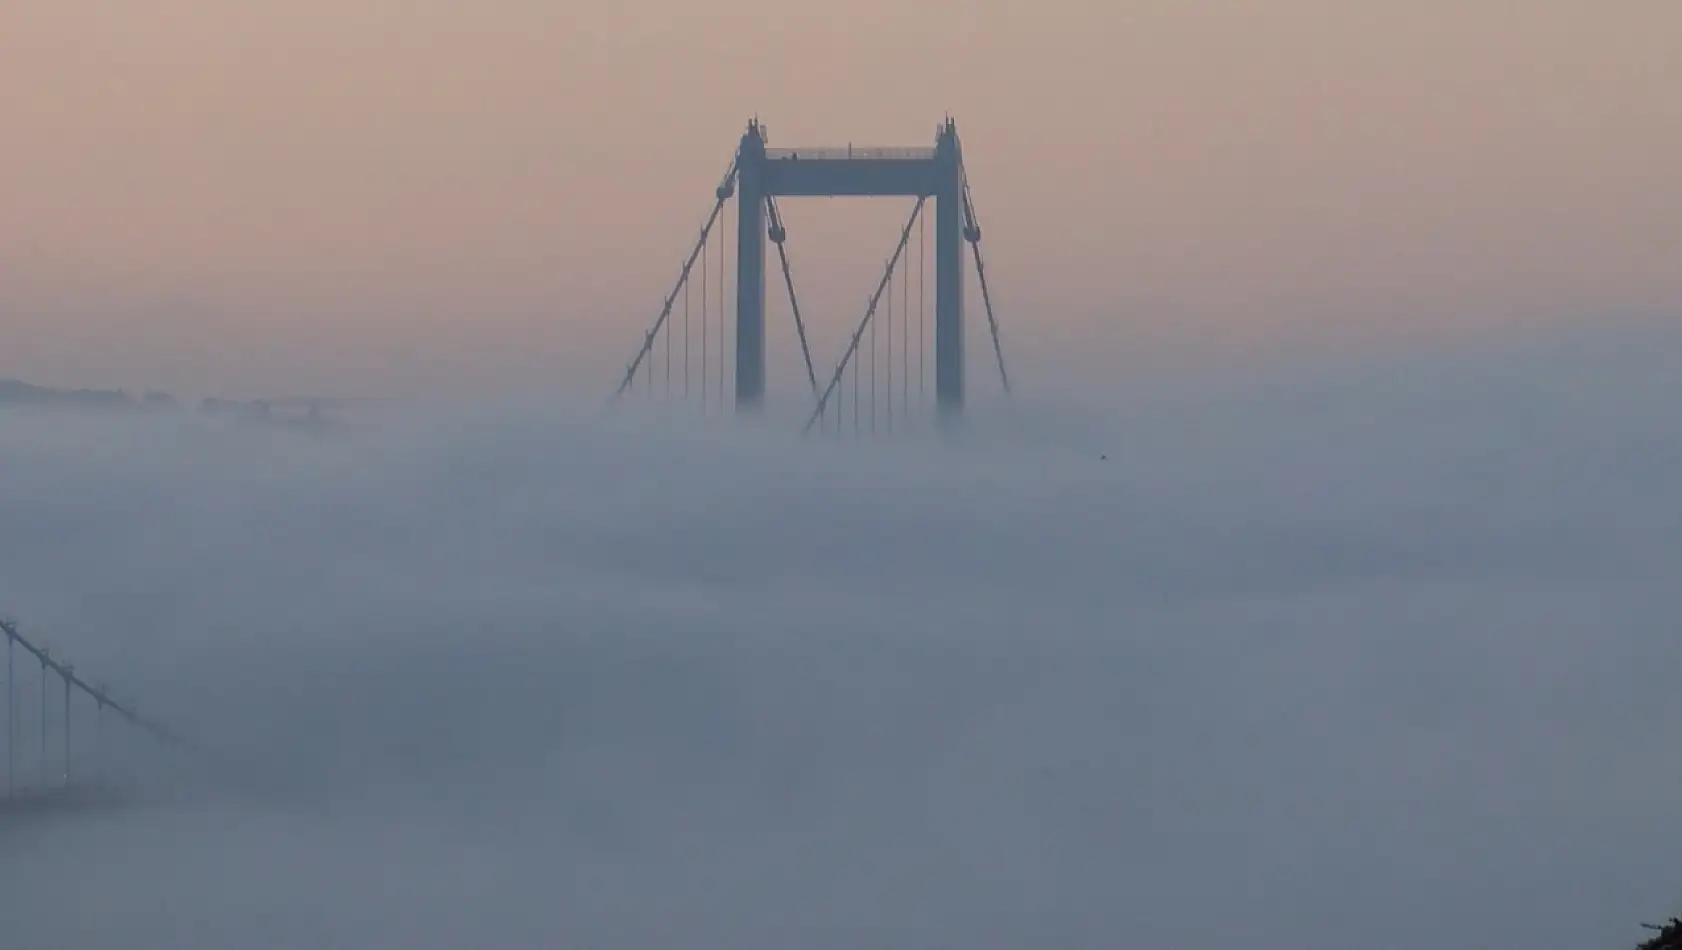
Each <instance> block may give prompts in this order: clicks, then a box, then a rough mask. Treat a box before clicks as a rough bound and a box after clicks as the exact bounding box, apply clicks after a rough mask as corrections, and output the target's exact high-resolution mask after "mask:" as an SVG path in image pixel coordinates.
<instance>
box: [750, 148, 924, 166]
mask: <svg viewBox="0 0 1682 950" xmlns="http://www.w3.org/2000/svg"><path fill="white" fill-rule="evenodd" d="M934 156H935V150H934V149H933V148H864V147H857V146H852V145H848V146H843V147H836V148H768V149H766V150H765V157H766V158H767V159H768V160H770V161H774V162H784V161H799V160H800V159H818V160H824V161H835V160H841V161H883V160H900V161H906V160H911V161H927V160H929V159H932V158H934Z"/></svg>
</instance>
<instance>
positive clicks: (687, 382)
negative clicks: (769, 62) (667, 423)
mask: <svg viewBox="0 0 1682 950" xmlns="http://www.w3.org/2000/svg"><path fill="white" fill-rule="evenodd" d="M854 196H856V197H905V198H910V199H914V200H915V204H914V205H913V207H912V210H911V214H910V218H909V219H908V220H907V221H906V222H905V226H904V227H903V228H902V229H901V232H900V235H899V241H898V243H897V244H896V245H895V247H894V251H893V254H892V256H891V257H889V258H888V261H887V263H886V265H885V267H884V269H883V272H882V275H881V279H880V280H879V281H878V283H877V286H876V289H875V292H874V293H872V294H871V296H870V298H869V302H868V304H867V306H866V308H865V314H864V317H863V319H862V320H861V321H860V322H859V323H858V325H857V327H856V329H855V330H854V331H853V333H852V336H851V338H850V339H849V342H848V344H847V347H846V349H845V351H844V352H843V353H842V354H841V356H840V359H839V361H838V362H837V363H836V366H835V370H834V372H833V373H832V374H830V376H829V379H828V381H827V385H820V381H819V377H818V375H817V372H816V370H815V368H814V365H813V361H812V351H811V346H810V342H809V339H808V336H807V332H806V325H805V322H804V320H803V319H802V317H801V313H800V305H799V301H798V298H797V295H796V293H795V287H794V277H793V272H792V269H791V267H790V264H789V258H788V251H787V246H786V242H787V229H786V228H785V227H784V224H783V219H782V216H781V214H780V213H779V211H778V205H777V199H779V198H792V197H854ZM714 197H715V199H716V201H715V203H714V205H713V209H712V213H711V215H709V216H708V218H707V221H706V224H705V225H704V226H703V227H702V228H701V235H700V238H699V239H698V240H697V241H696V243H695V245H694V247H693V249H692V250H691V252H690V254H689V257H688V258H687V260H686V261H685V262H684V265H683V268H682V270H681V272H680V273H679V275H678V279H677V283H676V286H674V287H673V288H672V291H671V293H669V294H668V295H667V296H666V298H665V304H664V306H663V307H662V308H661V311H660V314H659V316H658V317H657V318H656V319H655V321H654V324H653V326H652V328H651V329H649V330H648V331H647V333H646V334H645V335H644V338H643V342H642V346H641V348H640V349H639V350H638V351H637V354H636V356H635V357H634V358H633V359H632V360H631V363H630V365H629V366H628V368H627V369H626V371H625V374H624V377H623V379H622V380H621V381H620V385H619V389H618V391H617V393H616V395H620V394H623V393H624V392H625V391H627V390H628V389H631V388H632V387H633V386H635V385H636V383H637V379H638V374H639V371H643V375H644V378H645V379H646V383H647V386H648V387H649V388H650V390H653V389H655V388H656V382H655V373H654V363H655V361H656V358H655V355H654V351H655V347H656V344H657V341H659V340H660V339H661V338H662V336H663V337H664V340H665V344H666V388H667V392H668V394H670V393H671V392H672V391H673V389H674V383H673V373H672V365H673V364H672V359H673V357H672V352H673V342H672V341H673V336H674V334H675V333H677V332H681V333H682V347H681V349H682V368H683V373H682V378H683V390H684V392H685V393H686V394H688V393H690V392H692V391H693V388H694V387H692V385H691V382H692V380H691V363H692V362H694V360H693V359H692V350H693V347H692V346H691V329H690V327H691V319H690V311H691V284H692V279H693V277H694V276H695V275H696V274H697V273H698V274H699V277H700V282H701V288H700V296H701V301H702V303H701V312H702V317H701V335H700V358H699V363H700V367H701V373H700V375H701V381H700V386H699V391H700V393H701V398H702V400H703V402H704V401H705V400H706V399H707V398H708V395H707V394H708V393H709V392H712V393H716V396H715V397H714V398H715V404H717V405H722V404H723V396H724V392H723V389H724V387H723V376H724V373H725V362H726V356H727V352H726V350H725V347H724V343H723V339H724V333H725V330H726V327H725V323H724V316H725V313H726V308H725V306H724V299H723V298H724V294H723V287H724V277H725V267H724V260H723V257H724V252H726V251H729V250H733V251H734V256H735V268H734V271H735V273H734V278H735V279H734V284H735V302H734V303H735V306H734V308H733V309H734V314H733V316H734V324H735V326H734V343H735V345H734V347H733V350H734V352H733V353H731V354H728V355H730V356H732V357H733V359H732V360H731V362H733V364H734V380H735V386H734V392H733V405H734V408H735V410H736V411H737V412H738V413H750V414H751V413H755V412H757V411H758V410H759V409H760V408H761V407H762V406H763V404H764V402H765V397H766V243H767V240H769V242H770V243H771V244H772V245H773V246H775V247H776V249H777V255H778V260H779V263H780V265H781V271H782V276H783V283H784V284H785V286H786V288H787V291H788V298H789V309H790V311H791V312H792V315H793V318H794V323H795V328H796V330H797V332H798V335H799V340H800V348H801V354H802V356H803V358H804V361H805V369H806V376H807V381H808V382H809V383H810V385H811V391H812V395H813V397H814V400H815V402H814V404H813V406H812V413H811V416H810V418H809V419H808V422H807V425H806V429H807V430H808V431H809V430H810V429H812V428H813V426H814V425H817V424H819V423H821V422H822V421H823V420H824V418H825V417H826V413H828V412H829V410H830V409H831V408H834V409H835V412H836V423H837V425H839V423H840V418H841V416H842V415H844V413H845V409H844V407H843V406H841V405H840V402H841V401H842V400H839V399H838V398H837V394H838V393H839V392H840V391H841V390H842V389H843V388H844V384H845V382H846V381H847V380H848V378H849V376H848V374H849V372H850V373H851V374H852V375H851V377H850V378H851V380H852V383H853V397H854V398H853V419H854V427H855V429H857V428H858V427H859V419H860V411H861V410H860V406H861V403H860V398H859V394H860V381H859V378H860V373H861V372H866V371H867V372H869V374H870V393H871V408H870V412H871V423H872V428H874V424H875V422H876V419H877V412H876V397H877V394H878V392H879V390H881V389H885V392H886V395H887V418H888V420H889V425H890V427H891V421H892V419H893V418H894V417H895V408H894V406H895V404H894V394H895V377H896V375H897V376H898V378H899V396H900V399H899V406H900V412H901V413H904V412H907V411H909V409H910V408H911V405H912V391H911V375H910V359H911V338H910V326H911V318H910V315H909V312H908V311H909V309H910V287H911V283H910V277H909V274H908V273H907V271H908V269H909V268H908V267H907V265H906V263H905V262H906V259H907V258H908V257H910V253H909V250H908V249H909V248H910V246H911V241H912V236H913V233H914V232H915V233H917V234H918V238H919V241H918V244H917V251H918V257H919V263H918V265H917V266H918V267H919V272H918V274H917V283H918V301H917V307H918V314H917V316H918V334H919V336H918V340H917V344H918V361H919V362H918V367H917V368H918V378H919V380H920V384H919V387H918V392H919V393H924V392H926V388H927V387H926V383H923V382H921V381H922V380H923V378H924V376H925V366H924V362H925V359H926V358H925V352H926V346H925V342H926V341H925V339H924V337H925V335H926V322H927V321H926V316H925V312H926V310H927V308H926V306H925V297H926V295H925V293H924V287H923V284H924V280H923V274H922V272H921V269H922V268H923V267H924V266H925V265H924V264H923V262H922V259H923V258H925V257H926V256H927V241H926V232H927V231H928V227H927V221H926V219H925V216H924V210H925V207H926V206H927V205H928V204H929V203H930V202H932V203H933V204H934V214H933V219H934V227H933V231H934V235H933V256H934V288H933V290H934V293H933V318H934V319H933V323H934V333H933V341H932V342H933V347H932V349H933V370H934V372H933V376H934V409H935V413H936V416H937V418H938V419H939V420H941V421H942V422H948V423H949V422H951V421H953V420H955V419H956V418H957V417H958V416H959V414H960V413H961V412H962V410H963V407H964V394H965V366H964V313H965V308H964V285H965V273H964V246H965V245H966V244H968V245H969V247H970V251H971V255H972V257H973V259H974V261H975V268H976V275H977V279H978V282H979V284H980V289H981V295H982V301H983V304H984V305H985V309H986V314H987V325H988V330H989V332H990V336H991V340H992V344H993V355H994V357H995V360H996V362H997V365H998V371H999V379H1000V382H1001V384H1002V386H1003V388H1004V391H1005V392H1006V393H1009V391H1010V378H1009V376H1008V375H1007V374H1006V373H1005V365H1004V352H1003V349H1002V346H1001V344H1000V340H999V324H998V320H997V318H996V317H995V315H994V313H993V302H992V297H991V294H990V292H989V290H988V287H987V272H986V267H985V264H984V262H983V259H982V255H981V226H980V224H979V222H978V221H977V218H976V213H975V203H974V200H973V198H972V196H971V193H970V187H969V179H968V176H967V175H966V173H965V170H964V158H963V147H962V143H961V142H960V140H959V138H958V127H957V124H956V123H955V122H954V121H953V120H952V119H951V118H950V117H948V118H947V119H945V120H943V121H942V122H941V124H940V126H939V127H938V128H937V130H936V134H935V141H934V144H933V145H932V146H927V147H915V148H861V147H855V146H852V145H848V146H845V147H828V148H771V147H770V146H769V143H768V136H767V133H766V129H765V126H763V125H762V124H760V122H759V121H758V120H757V119H755V120H753V121H750V122H749V123H748V125H747V130H746V131H745V132H743V134H742V137H741V141H740V143H739V144H738V146H737V149H736V154H735V156H734V158H733V159H732V161H731V163H730V167H729V169H728V170H727V171H726V172H725V175H724V177H723V179H722V180H721V181H720V182H719V185H718V187H717V189H716V191H715V196H714ZM732 198H734V199H735V201H736V214H735V217H736V235H735V238H736V240H735V242H734V243H735V247H734V248H729V247H728V245H729V243H730V242H729V241H728V239H721V240H720V241H719V242H718V243H719V244H720V245H723V246H722V247H720V248H719V251H720V254H719V265H718V271H717V276H718V283H717V293H718V301H719V305H718V307H717V308H716V317H717V329H716V333H709V326H710V324H709V322H708V312H707V311H708V307H709V303H708V302H709V301H710V300H712V299H713V297H712V294H713V291H712V290H709V289H708V286H707V275H708V273H709V272H710V271H711V267H710V265H709V263H708V260H707V250H708V247H709V245H710V244H711V243H712V241H711V239H712V237H713V233H714V229H715V227H717V228H718V229H719V230H721V231H722V230H724V227H723V224H724V223H727V219H726V218H725V216H724V209H725V206H726V204H727V203H728V202H729V201H730V200H731V199H732ZM697 262H699V263H700V265H701V266H700V268H699V271H698V272H697V270H696V264H697ZM896 279H897V280H898V285H899V290H900V294H899V297H900V304H899V312H900V325H899V326H900V331H899V332H900V339H899V359H900V372H899V373H897V374H896V372H895V366H894V352H895V351H894V346H895V337H894V324H893V312H894V307H895V294H894V292H893V291H894V288H895V282H896ZM680 298H681V300H682V303H683V308H682V321H681V324H682V325H681V329H680V330H679V329H674V324H675V323H677V322H678V321H676V320H674V314H675V313H676V312H677V306H678V303H679V300H680ZM884 305H885V306H884ZM879 311H882V312H885V314H886V315H885V318H884V319H885V322H886V323H887V332H886V334H885V337H886V342H887V359H886V364H887V373H886V375H885V385H881V386H879V383H881V382H882V380H883V374H882V373H881V372H880V371H879V370H878V367H877V364H878V360H877V356H878V352H879V349H880V347H879V344H878V340H877V338H878V333H877V330H878V327H877V325H876V323H877V321H876V318H877V316H878V313H879ZM867 331H868V332H869V334H870V338H869V343H868V346H869V353H870V358H869V360H868V361H865V360H863V359H862V358H861V357H860V349H861V345H864V343H865V335H866V332H867ZM864 362H868V364H869V366H868V369H867V370H866V369H865V368H863V367H861V366H860V364H861V363H864ZM715 372H716V373H717V374H718V386H717V387H716V389H713V388H712V387H710V385H709V380H710V379H711V378H712V374H713V373H715Z"/></svg>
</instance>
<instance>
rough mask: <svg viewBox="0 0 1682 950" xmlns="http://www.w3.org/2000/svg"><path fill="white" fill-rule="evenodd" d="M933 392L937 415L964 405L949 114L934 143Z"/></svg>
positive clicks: (957, 174) (960, 235)
mask: <svg viewBox="0 0 1682 950" xmlns="http://www.w3.org/2000/svg"><path fill="white" fill-rule="evenodd" d="M935 162H936V167H937V169H938V172H937V174H938V176H939V177H938V180H937V183H936V185H935V204H934V231H935V237H934V392H935V406H936V409H937V411H938V413H939V418H940V421H941V422H943V423H948V424H950V423H953V422H956V421H957V418H958V416H959V415H960V414H961V413H962V412H963V409H964V166H963V155H962V153H961V152H960V150H959V148H958V132H957V127H956V125H955V124H953V123H952V122H951V121H950V120H949V121H948V122H947V123H946V124H945V125H944V126H942V128H941V133H940V137H939V139H938V140H937V141H936V145H935Z"/></svg>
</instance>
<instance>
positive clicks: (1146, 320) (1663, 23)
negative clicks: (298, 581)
mask: <svg viewBox="0 0 1682 950" xmlns="http://www.w3.org/2000/svg"><path fill="white" fill-rule="evenodd" d="M1679 90H1682V5H1678V4H1675V3H1671V2H1662V0H1629V2H1620V3H1610V4H1608V3H1588V2H1582V0H1572V2H1559V0H1529V2H1526V3H1523V4H1510V3H1494V2H1487V0H1461V2H1446V0H1445V2H1435V0H1424V2H1411V3H1402V2H1388V0H1385V2H1377V0H1374V2H1361V3H1352V2H1348V0H1273V2H1268V3H1261V2H1244V3H1239V2H1225V3H1217V2H1198V0H1133V2H1116V0H1112V2H1099V0H1036V2H1034V3H1004V2H1002V0H972V2H967V3H959V2H955V0H915V2H905V0H850V2H848V3H846V4H838V3H837V4H819V3H815V2H806V0H712V2H709V3H705V4H697V3H687V2H678V0H642V2H626V0H612V2H603V0H566V2H564V3H556V2H553V0H543V2H539V0H487V2H484V3H472V4H470V3H464V2H455V3H445V2H426V0H407V2H397V0H288V2H284V3H282V2H278V0H247V2H239V3H229V2H226V0H149V2H146V3H132V2H123V0H11V2H8V3H6V4H5V5H4V6H3V7H0V376H22V377H25V378H30V379H34V380H39V381H43V382H53V383H62V384H90V385H98V384H108V385H124V386H131V387H136V388H140V387H147V386H160V387H169V388H177V389H180V390H183V391H189V392H203V391H207V390H213V391H218V392H227V393H229V394H231V395H241V394H264V393H278V392H281V391H288V392H291V391H303V390H309V391H317V392H320V391H332V392H359V393H360V392H378V393H403V392H411V391H414V390H416V389H418V388H421V387H427V386H436V385H444V384H449V385H457V386H465V387H471V386H477V385H485V386H490V385H503V384H513V385H528V384H541V383H543V382H544V381H546V380H551V379H554V378H556V377H558V376H563V375H569V374H574V375H575V374H578V373H585V374H588V373H591V372H595V373H599V374H601V375H602V377H603V379H604V381H606V380H611V379H612V377H613V375H614V370H615V368H616V367H617V366H618V365H619V364H620V363H621V362H622V361H623V360H624V359H625V358H626V357H627V356H628V355H629V351H630V350H631V348H633V347H634V346H635V344H636V343H637V341H638V339H639V336H640V334H641V332H642V329H643V327H644V325H645V324H646V323H647V322H648V321H649V319H650V318H651V317H652V315H653V312H654V311H655V310H656V309H657V307H658V303H659V299H660V297H661V295H662V294H663V293H664V292H665V291H666V289H667V288H668V285H669V281H670V279H671V277H672V276H673V275H674V274H675V271H676V268H677V265H678V263H679V261H680V258H681V256H682V254H683V253H684V252H685V251H686V249H687V248H686V246H685V245H686V243H687V242H688V241H689V240H690V239H691V236H692V235H693V234H694V232H695V229H696V228H697V227H698V226H699V224H700V220H701V217H702V216H703V215H704V213H705V211H706V209H707V206H708V200H709V195H710V191H711V188H712V186H713V185H714V183H715V182H716V179H717V177H718V175H719V174H720V173H721V172H722V170H723V167H724V165H725V163H726V162H727V161H728V158H729V152H730V149H731V148H732V147H733V145H734V140H735V136H736V135H737V134H738V133H739V131H740V126H741V124H742V122H743V120H744V119H745V118H746V117H747V116H748V115H750V114H753V113H755V112H757V113H758V114H759V115H760V116H761V117H762V118H763V119H764V121H765V122H766V123H767V124H768V126H769V127H770V130H771V134H772V138H773V142H774V144H784V145H795V144H802V145H804V144H827V143H839V144H845V143H846V142H847V141H849V140H851V141H854V142H860V143H865V142H868V143H876V144H925V143H927V142H928V141H929V140H930V138H931V136H932V132H933V128H934V125H935V123H936V122H938V121H939V119H940V118H941V116H942V115H943V114H944V113H945V112H947V111H950V112H951V113H952V114H954V115H955V116H956V117H957V118H958V121H959V127H960V131H961V132H962V134H963V137H964V143H965V148H966V158H967V160H968V164H969V168H970V177H971V180H972V182H973V184H974V187H975V189H976V197H977V201H978V204H979V210H980V213H981V215H982V217H983V220H984V222H985V224H986V242H985V246H986V248H987V251H988V254H989V260H988V263H989V270H990V272H991V274H992V276H993V277H994V279H995V280H996V282H997V285H996V287H995V290H996V293H997V294H998V297H999V303H1000V305H1001V307H1002V309H1003V314H1002V316H1003V318H1004V319H1005V320H1006V322H1007V331H1008V333H1009V334H1010V339H1011V341H1012V343H1013V345H1015V346H1019V347H1021V348H1022V349H1023V351H1024V352H1025V353H1027V354H1030V355H1032V354H1036V353H1037V354H1039V356H1040V358H1041V360H1042V363H1043V362H1045V361H1048V360H1050V359H1051V358H1053V357H1055V356H1056V355H1057V354H1058V353H1060V352H1064V351H1068V352H1073V351H1074V349H1075V348H1076V347H1079V348H1080V349H1082V350H1085V351H1087V352H1092V351H1094V350H1101V349H1104V348H1116V349H1121V348H1124V347H1125V348H1127V349H1129V351H1130V352H1131V353H1132V354H1133V357H1134V358H1135V359H1148V358H1149V355H1150V354H1151V353H1152V352H1154V350H1153V349H1152V348H1161V350H1162V352H1167V351H1169V350H1173V349H1176V348H1184V347H1188V346H1191V347H1195V346H1200V345H1225V346H1233V345H1236V346H1240V347H1248V346H1262V345H1265V346H1270V347H1273V348H1279V347H1282V346H1284V347H1288V346H1293V345H1296V344H1297V343H1299V342H1302V343H1307V342H1312V341H1315V340H1337V341H1342V342H1345V343H1350V344H1358V343H1362V342H1373V341H1379V340H1383V339H1388V338H1390V337H1392V336H1396V335H1401V336H1407V335H1410V334H1417V333H1422V332H1438V331H1442V330H1445V329H1456V328H1460V329H1479V328H1484V329H1487V328H1488V327H1490V326H1506V325H1509V324H1513V323H1519V324H1522V323H1526V322H1532V323H1539V322H1542V321H1551V320H1558V319H1566V318H1573V317H1576V318H1586V317H1596V318H1602V317H1617V316H1619V315H1625V314H1652V313H1655V312H1661V313H1670V314H1675V315H1678V316H1682V175H1679V174H1678V171H1677V170H1678V169H1682V92H1679ZM786 210H787V212H788V216H789V224H790V232H791V239H790V240H791V243H790V247H791V251H792V253H793V254H794V255H795V260H796V268H797V271H798V273H799V275H800V278H801V287H802V291H803V304H804V305H805V306H806V307H808V308H809V309H811V310H812V311H814V313H813V320H814V322H815V323H819V324H820V328H819V330H818V331H815V332H817V333H818V335H819V337H820V342H821V344H822V347H821V348H824V349H827V350H830V351H833V350H835V349H836V348H837V347H838V346H839V341H840V339H841V338H842V337H843V336H844V334H845V333H846V331H847V328H848V326H849V325H850V324H851V322H852V321H854V320H856V319H857V316H858V315H859V311H860V308H861V306H862V302H863V299H864V297H865V295H866V294H867V293H868V291H869V289H870V283H871V278H872V276H873V274H872V272H873V270H874V269H875V268H877V267H879V266H880V263H881V260H882V258H883V257H884V256H885V255H886V254H887V253H888V252H889V250H890V249H891V243H892V240H893V234H894V231H895V228H896V225H897V223H898V221H899V220H900V219H901V217H902V216H903V214H904V213H905V211H906V210H907V205H906V204H905V203H903V202H896V201H889V200H884V201H879V202H863V203H857V204H855V203H844V202H824V201H821V200H817V201H811V200H807V201H799V202H794V201H791V202H789V203H788V204H787V206H786ZM976 331H979V324H977V325H975V329H974V330H972V334H975V335H972V340H976V341H979V339H980V337H979V335H978V333H977V332H976ZM772 345H773V348H774V352H773V357H772V358H773V368H772V372H773V374H774V375H776V376H778V377H780V378H782V379H784V380H787V379H789V378H791V377H794V376H796V375H797V374H798V373H799V370H797V369H796V368H795V367H796V365H797V364H796V363H795V362H794V361H793V357H792V354H791V353H788V352H785V351H783V350H781V349H777V348H779V347H781V346H782V343H781V342H780V339H779V338H776V337H774V338H773V341H772ZM976 355H982V354H976ZM830 358H831V359H833V353H832V354H831V357H830Z"/></svg>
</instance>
